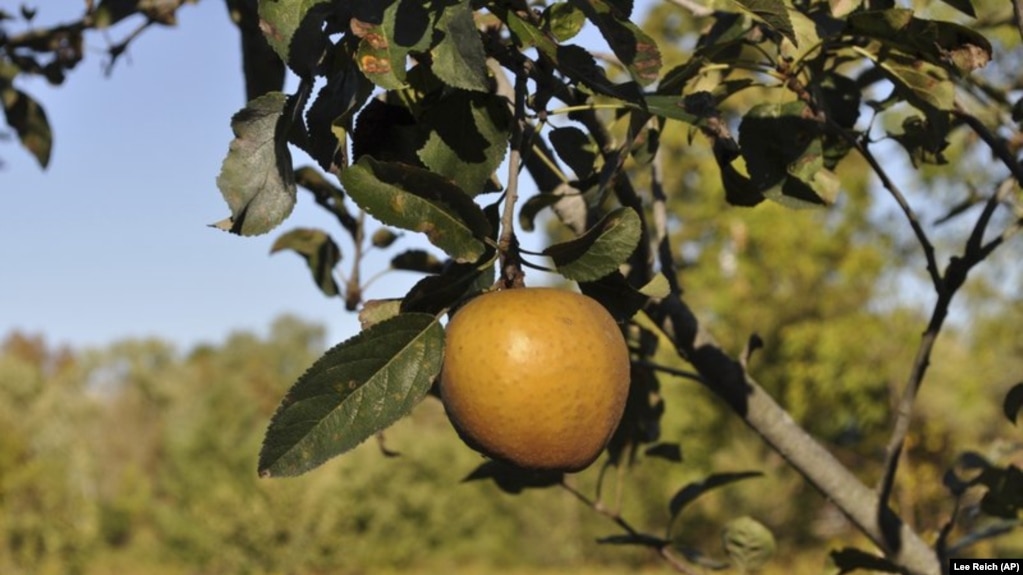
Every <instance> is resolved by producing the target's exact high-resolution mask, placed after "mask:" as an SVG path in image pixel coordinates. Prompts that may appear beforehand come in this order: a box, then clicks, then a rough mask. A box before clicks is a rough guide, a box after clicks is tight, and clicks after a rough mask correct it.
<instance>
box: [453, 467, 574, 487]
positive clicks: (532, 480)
mask: <svg viewBox="0 0 1023 575" xmlns="http://www.w3.org/2000/svg"><path fill="white" fill-rule="evenodd" d="M563 476H564V474H562V473H560V472H555V471H533V470H527V469H520V468H518V467H515V466H513V465H509V464H507V463H503V462H500V461H487V462H485V463H482V464H480V466H479V467H477V468H476V469H474V470H473V471H472V473H470V474H469V475H468V476H466V478H465V479H463V480H462V481H465V482H468V481H479V480H481V479H492V480H493V481H494V483H495V484H497V486H498V487H499V488H500V489H501V491H504V492H505V493H511V494H513V495H516V494H519V493H522V491H523V490H525V489H531V488H532V489H536V488H543V487H551V486H554V485H558V484H559V483H561V479H562V477H563Z"/></svg>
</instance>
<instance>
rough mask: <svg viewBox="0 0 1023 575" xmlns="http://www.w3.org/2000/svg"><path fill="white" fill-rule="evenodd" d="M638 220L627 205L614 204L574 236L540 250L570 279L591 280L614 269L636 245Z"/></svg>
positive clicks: (626, 257) (639, 224) (559, 271)
mask: <svg viewBox="0 0 1023 575" xmlns="http://www.w3.org/2000/svg"><path fill="white" fill-rule="evenodd" d="M640 228H641V223H640V220H639V215H638V214H637V213H636V212H635V210H633V209H631V208H624V207H623V208H618V209H617V210H614V211H613V212H611V213H609V214H608V215H606V216H604V218H602V219H601V220H600V221H599V222H597V224H596V225H595V226H593V227H592V228H590V229H589V230H587V231H586V233H584V234H583V235H581V236H579V237H578V238H576V239H574V240H570V241H567V242H563V243H560V244H554V245H552V246H550V247H548V248H547V249H545V250H544V251H543V253H544V255H546V256H550V257H551V259H553V260H554V265H556V266H557V268H558V273H560V274H561V275H563V276H565V277H566V278H568V279H570V280H573V281H580V282H585V281H593V280H597V279H600V278H602V277H604V276H606V275H608V274H610V273H611V272H613V271H615V270H617V269H618V266H620V265H621V264H623V263H625V260H627V259H628V258H629V256H630V255H632V252H633V251H635V249H636V246H637V245H639V239H640V232H641V229H640Z"/></svg>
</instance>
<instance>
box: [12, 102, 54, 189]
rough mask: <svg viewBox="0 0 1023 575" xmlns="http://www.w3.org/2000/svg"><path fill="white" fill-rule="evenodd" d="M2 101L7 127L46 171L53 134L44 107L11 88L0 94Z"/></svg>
mask: <svg viewBox="0 0 1023 575" xmlns="http://www.w3.org/2000/svg"><path fill="white" fill-rule="evenodd" d="M0 99H2V100H3V105H4V114H5V115H6V117H7V125H8V126H10V127H11V128H13V129H14V132H15V133H16V134H18V140H20V141H21V145H22V146H24V147H25V149H26V150H28V151H29V152H30V153H31V154H32V156H34V157H35V159H36V161H37V162H39V167H41V168H43V169H45V168H46V166H48V165H49V163H50V152H51V151H52V149H53V132H52V131H51V130H50V122H49V120H47V119H46V112H45V111H44V110H43V107H42V106H40V105H39V102H36V101H35V100H34V99H33V98H32V97H31V96H29V95H28V94H26V93H25V92H22V91H21V90H18V89H16V88H11V87H8V88H6V89H4V90H3V91H2V92H0Z"/></svg>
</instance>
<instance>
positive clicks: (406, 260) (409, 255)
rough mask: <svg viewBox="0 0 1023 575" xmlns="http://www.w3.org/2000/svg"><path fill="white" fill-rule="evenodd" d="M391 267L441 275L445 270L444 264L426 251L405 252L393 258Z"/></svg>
mask: <svg viewBox="0 0 1023 575" xmlns="http://www.w3.org/2000/svg"><path fill="white" fill-rule="evenodd" d="M391 267H392V268H394V269H396V270H404V271H408V272H421V273H424V274H439V273H440V272H442V271H443V270H444V262H442V261H440V260H439V259H437V258H436V257H435V256H434V255H433V254H431V253H430V252H428V251H426V250H405V251H403V252H401V253H400V254H398V255H396V256H394V257H393V258H391Z"/></svg>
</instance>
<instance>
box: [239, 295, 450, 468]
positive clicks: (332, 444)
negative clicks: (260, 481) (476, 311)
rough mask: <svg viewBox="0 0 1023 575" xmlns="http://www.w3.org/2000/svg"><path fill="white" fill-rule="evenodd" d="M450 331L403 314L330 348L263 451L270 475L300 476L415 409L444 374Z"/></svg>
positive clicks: (276, 422) (288, 403)
mask: <svg viewBox="0 0 1023 575" xmlns="http://www.w3.org/2000/svg"><path fill="white" fill-rule="evenodd" d="M443 350H444V330H443V328H441V326H440V323H439V322H438V321H437V318H435V317H434V316H431V315H428V314H402V315H399V316H397V317H394V318H392V319H389V320H386V321H384V322H382V323H379V324H377V325H375V326H373V327H371V328H369V329H367V330H365V331H363V332H362V333H360V334H359V335H357V336H355V337H353V338H352V339H349V340H347V341H345V342H343V343H341V344H339V345H337V346H335V347H334V348H332V349H330V350H329V351H328V352H327V353H325V354H324V355H323V357H321V358H320V359H319V360H317V361H316V363H314V364H313V366H312V367H311V368H309V371H307V372H306V373H305V374H304V375H302V377H300V378H299V380H298V381H297V382H296V383H295V385H294V386H293V387H292V388H291V390H289V391H288V394H287V395H286V396H285V397H284V400H283V401H282V402H281V405H280V407H278V409H277V412H276V413H275V414H274V416H273V418H272V419H271V421H270V426H269V428H268V429H267V432H266V439H265V440H264V442H263V448H262V450H261V451H260V454H259V473H260V475H261V476H262V477H279V476H289V475H299V474H301V473H304V472H306V471H309V470H310V469H312V468H314V467H316V466H318V465H320V464H322V463H323V462H325V461H327V460H328V459H330V458H331V457H334V456H336V455H339V454H342V453H344V452H346V451H348V450H350V449H352V448H354V447H355V446H357V445H359V444H360V443H362V442H363V441H365V440H366V439H367V438H369V437H372V436H373V435H374V434H375V433H377V432H379V431H381V430H383V429H385V428H386V427H388V426H389V425H391V424H392V423H394V422H395V421H397V420H398V419H400V418H401V417H403V416H405V415H406V414H408V413H409V412H410V411H411V410H412V408H413V407H415V406H416V404H418V403H419V401H420V400H421V399H422V398H423V397H424V396H425V395H426V392H427V390H429V388H430V385H431V384H432V383H433V379H434V378H435V377H436V376H437V374H438V373H440V366H441V358H442V357H443Z"/></svg>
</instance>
